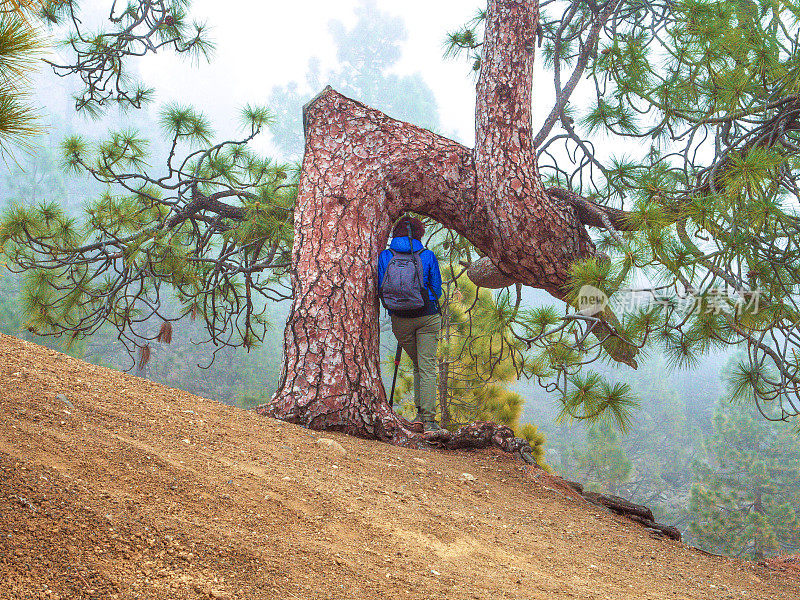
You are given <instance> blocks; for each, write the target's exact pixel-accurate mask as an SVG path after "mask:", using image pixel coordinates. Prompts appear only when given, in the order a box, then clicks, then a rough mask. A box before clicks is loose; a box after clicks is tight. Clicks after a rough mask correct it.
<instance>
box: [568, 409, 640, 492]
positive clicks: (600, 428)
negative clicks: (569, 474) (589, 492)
mask: <svg viewBox="0 0 800 600" xmlns="http://www.w3.org/2000/svg"><path fill="white" fill-rule="evenodd" d="M576 458H577V464H578V469H579V470H580V472H581V473H582V474H583V476H584V478H585V479H586V480H587V481H588V482H589V486H588V487H590V488H598V489H599V490H601V491H603V492H605V493H607V494H612V495H615V496H616V495H619V494H620V486H621V484H623V483H624V482H626V481H627V480H628V479H629V478H630V476H631V473H632V471H633V464H632V463H631V461H630V459H629V458H628V457H627V456H626V454H625V449H624V448H623V446H622V444H621V442H620V439H619V436H618V435H617V432H616V431H615V430H614V428H613V427H612V426H611V424H609V423H608V422H602V421H601V422H599V423H593V424H592V425H590V426H589V428H588V429H587V430H586V450H585V451H584V452H579V453H578V455H577V457H576Z"/></svg>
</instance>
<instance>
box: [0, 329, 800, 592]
mask: <svg viewBox="0 0 800 600" xmlns="http://www.w3.org/2000/svg"><path fill="white" fill-rule="evenodd" d="M59 394H64V395H65V396H66V397H67V401H66V402H65V401H64V399H63V398H61V399H59V398H58V397H57V396H58V395H59ZM319 437H320V434H319V433H316V432H311V431H307V430H304V429H302V428H299V427H295V426H293V425H288V424H282V423H280V422H276V421H272V420H269V419H265V418H262V417H258V416H257V415H255V414H253V413H250V412H246V411H242V410H237V409H234V408H230V407H227V406H223V405H220V404H217V403H215V402H211V401H208V400H204V399H202V398H198V397H195V396H192V395H190V394H187V393H184V392H180V391H176V390H171V389H167V388H163V387H160V386H158V385H155V384H152V383H150V382H148V381H144V380H141V379H138V378H136V377H131V376H129V375H125V374H121V373H117V372H114V371H110V370H107V369H103V368H100V367H95V366H92V365H88V364H85V363H82V362H79V361H76V360H73V359H71V358H69V357H67V356H64V355H61V354H58V353H56V352H53V351H50V350H47V349H44V348H41V347H39V346H35V345H32V344H29V343H25V342H21V341H18V340H16V339H14V338H10V337H2V336H0V598H3V599H5V598H14V599H27V598H47V599H53V598H61V599H72V598H76V599H77V598H103V599H106V598H126V599H127V598H131V599H132V598H142V599H145V598H146V599H154V600H155V599H162V598H203V597H205V598H208V597H211V598H243V599H244V598H246V599H262V598H276V599H278V598H280V599H302V600H305V599H316V598H337V599H358V600H371V599H376V598H382V599H383V598H419V599H430V598H454V599H461V598H464V599H480V598H525V599H544V598H546V599H548V600H552V599H561V598H581V599H606V598H610V599H622V598H625V599H627V598H636V599H645V598H649V599H653V600H656V599H657V600H664V599H672V598H680V599H689V598H691V599H698V600H707V599H710V598H714V599H717V598H731V599H738V598H764V599H770V600H772V599H786V600H789V599H793V598H800V583H798V582H797V581H795V580H792V579H791V578H784V577H783V576H782V575H781V574H780V573H778V572H776V571H770V570H767V569H765V568H763V567H758V566H755V565H750V564H745V563H742V562H738V561H734V560H728V559H724V558H718V557H712V556H708V555H704V554H702V553H701V552H699V551H696V550H692V549H689V548H687V547H686V546H684V545H682V544H680V543H677V542H673V541H669V540H662V539H653V538H651V537H650V535H649V534H648V533H647V531H645V530H643V529H641V528H640V527H638V526H636V525H634V524H632V523H630V522H627V521H625V520H624V519H622V518H621V517H617V516H615V515H612V514H611V513H608V512H604V511H603V510H601V509H599V508H596V507H593V506H590V505H588V504H587V503H585V502H584V501H583V500H579V499H573V498H568V497H566V496H565V495H562V494H560V493H558V492H556V491H553V490H551V489H549V487H547V486H545V485H543V484H542V483H541V479H539V480H535V479H534V478H532V476H531V473H530V472H528V471H527V469H526V468H524V467H523V466H522V464H521V463H520V462H519V461H518V460H517V459H515V458H514V457H510V456H504V455H501V454H498V453H494V452H470V453H442V452H434V451H430V452H426V451H419V450H406V449H402V448H394V447H391V446H387V445H383V444H379V443H376V442H371V441H364V440H360V439H354V438H348V437H345V436H339V435H335V434H326V435H325V437H328V438H335V439H336V440H337V441H338V442H340V443H341V445H342V446H343V447H344V448H345V449H346V455H342V454H341V453H338V452H336V451H335V450H330V449H327V448H325V447H321V446H319V445H317V444H316V441H317V439H318V438H319ZM464 472H467V473H470V474H472V475H474V476H475V477H476V481H474V482H462V481H460V479H461V475H462V473H464Z"/></svg>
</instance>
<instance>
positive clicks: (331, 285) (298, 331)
mask: <svg viewBox="0 0 800 600" xmlns="http://www.w3.org/2000/svg"><path fill="white" fill-rule="evenodd" d="M537 6H538V3H537V2H536V1H534V0H490V1H489V6H488V15H487V21H486V34H485V41H484V48H483V51H484V54H483V66H482V69H481V75H480V79H479V83H478V102H477V118H476V120H477V145H476V148H475V150H474V151H473V150H469V149H468V148H465V147H464V146H462V145H460V144H458V143H456V142H453V141H451V140H448V139H446V138H443V137H441V136H438V135H436V134H434V133H431V132H430V131H427V130H425V129H422V128H419V127H415V126H414V125H410V124H408V123H404V122H401V121H397V120H394V119H392V118H390V117H387V116H386V115H384V114H383V113H381V112H380V111H377V110H374V109H372V108H369V107H367V106H365V105H363V104H361V103H359V102H357V101H355V100H351V99H348V98H346V97H344V96H342V95H341V94H339V93H337V92H336V91H334V90H333V89H331V88H327V89H326V90H324V91H323V92H322V93H321V94H320V95H319V96H318V97H317V98H315V99H314V100H312V101H311V102H310V103H309V104H308V105H307V106H306V107H305V108H304V127H305V134H306V148H305V157H304V159H303V166H302V174H301V178H300V189H299V194H298V198H297V204H296V207H295V216H294V229H295V236H296V237H295V241H294V249H293V256H292V270H291V279H292V287H293V290H294V301H293V305H292V311H291V315H290V318H289V321H288V323H287V325H286V330H285V342H284V344H285V346H284V347H285V354H286V361H285V364H284V366H283V371H282V375H281V381H280V386H279V389H278V391H277V392H276V393H275V395H274V397H273V399H272V401H271V402H270V403H269V404H267V405H264V406H261V407H259V408H258V410H259V412H261V413H262V414H267V415H270V416H273V417H276V418H280V419H284V420H287V421H291V422H295V423H299V424H302V425H304V426H306V427H310V428H313V429H334V430H339V431H344V432H347V433H351V434H355V435H360V436H365V437H372V438H378V439H385V440H391V441H394V442H395V443H410V442H411V443H413V441H414V440H415V439H416V438H415V436H414V434H413V432H410V431H409V430H408V423H406V422H403V421H402V420H400V419H398V418H397V417H396V416H395V414H394V413H393V412H392V410H391V408H390V407H389V405H388V403H387V400H386V394H385V391H384V388H383V384H382V381H381V377H380V365H379V356H378V329H377V323H378V302H377V294H376V285H377V284H376V277H377V276H376V272H375V266H376V262H377V256H378V253H379V252H380V251H381V250H382V249H383V248H384V247H385V246H386V242H387V239H388V236H389V228H390V226H391V224H392V223H393V221H394V220H395V219H396V218H397V217H399V216H400V215H401V214H402V213H404V212H406V211H414V212H417V213H422V214H425V215H428V216H430V217H432V218H434V219H436V220H437V221H439V222H441V223H442V224H444V225H445V226H447V227H449V228H451V229H454V230H455V231H457V232H458V233H460V234H461V235H463V236H465V237H466V238H467V239H469V240H470V241H471V242H472V243H473V244H474V245H475V246H476V247H477V248H479V249H480V250H482V251H483V252H485V253H486V255H487V257H488V260H489V261H490V264H487V263H486V262H484V263H483V264H482V265H481V267H480V268H481V269H482V271H481V273H471V276H472V277H473V279H474V280H476V279H477V280H478V281H477V282H478V283H487V282H492V283H494V284H496V285H493V286H492V287H498V286H499V285H502V284H503V283H505V285H508V284H510V283H512V282H521V283H524V284H526V285H530V286H533V287H538V288H543V289H545V290H547V291H549V292H550V293H551V294H553V295H554V296H556V297H558V298H562V299H563V297H564V294H565V291H566V290H565V286H566V284H567V281H568V274H569V267H570V265H571V263H572V262H573V261H574V260H575V259H578V258H581V257H588V256H592V255H594V252H595V250H594V246H593V245H592V243H591V241H590V239H589V236H588V234H587V232H586V230H585V228H584V226H583V224H582V222H581V220H580V218H579V215H578V210H577V209H576V207H575V206H574V205H573V204H571V203H570V202H568V201H566V200H564V199H563V198H562V197H560V196H559V195H556V194H550V193H547V192H546V191H545V189H544V187H543V186H542V182H541V180H540V178H539V175H538V171H537V167H536V160H535V148H534V147H533V142H532V123H531V93H532V87H531V86H532V76H533V59H534V48H535V46H536V44H535V41H536V40H535V38H536V30H537ZM481 277H483V278H484V279H483V280H481ZM505 430H507V428H499V429H498V432H499V433H498V434H497V435H494V434H492V435H489V434H488V433H487V431H486V427H485V425H483V424H481V425H476V426H474V427H472V428H471V429H468V430H465V431H464V432H462V433H461V434H459V435H456V436H454V437H452V439H451V438H448V439H447V440H445V439H444V438H441V436H439V437H437V438H436V440H437V441H438V443H440V444H442V445H445V446H448V447H457V446H459V445H460V444H461V441H463V442H464V443H468V441H469V440H470V439H473V438H475V439H477V437H479V438H480V439H482V440H487V439H489V440H494V443H495V444H497V445H500V446H501V447H503V446H505V447H507V449H516V447H517V446H519V445H520V442H518V441H517V442H514V441H512V440H513V436H511V437H509V435H508V432H509V431H510V430H508V431H505ZM476 436H477V437H476ZM445 437H447V436H446V435H445ZM439 438H441V439H439ZM459 440H461V441H459Z"/></svg>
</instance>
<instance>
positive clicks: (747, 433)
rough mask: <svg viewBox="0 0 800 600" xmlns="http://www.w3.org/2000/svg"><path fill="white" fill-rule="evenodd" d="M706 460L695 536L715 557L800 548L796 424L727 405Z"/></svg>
mask: <svg viewBox="0 0 800 600" xmlns="http://www.w3.org/2000/svg"><path fill="white" fill-rule="evenodd" d="M707 447H708V448H707V452H708V461H707V462H698V463H697V464H696V465H695V473H696V476H697V478H698V480H699V482H698V483H697V484H696V485H695V487H694V488H693V489H692V494H691V503H690V517H691V521H690V532H691V534H692V536H694V538H695V540H696V541H697V544H698V545H699V547H701V548H703V549H705V550H708V551H710V552H715V553H720V554H726V555H730V556H740V557H745V558H749V559H752V560H760V559H762V558H764V557H765V556H769V555H773V554H786V553H791V552H795V551H797V549H798V548H800V439H798V437H797V435H796V433H795V431H794V430H793V427H792V426H791V425H790V424H788V423H772V422H768V421H765V420H764V419H763V418H762V417H761V415H759V414H758V413H757V411H755V410H754V409H753V408H752V406H751V405H748V404H743V403H735V402H734V403H731V402H730V401H728V400H727V399H723V400H720V402H719V403H718V404H717V407H716V411H715V414H714V431H713V434H712V435H711V436H710V437H709V438H708V440H707Z"/></svg>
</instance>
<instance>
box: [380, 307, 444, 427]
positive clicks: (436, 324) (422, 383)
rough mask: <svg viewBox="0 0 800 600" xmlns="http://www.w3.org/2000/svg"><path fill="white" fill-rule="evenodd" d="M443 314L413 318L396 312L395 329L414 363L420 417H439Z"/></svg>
mask: <svg viewBox="0 0 800 600" xmlns="http://www.w3.org/2000/svg"><path fill="white" fill-rule="evenodd" d="M441 328H442V316H441V315H440V314H435V315H425V316H424V317H413V318H410V319H407V318H404V317H397V316H395V315H392V332H393V333H394V336H395V337H396V338H397V341H398V342H399V343H400V346H402V348H403V350H405V351H406V352H407V353H408V356H409V357H411V361H412V362H413V363H414V404H415V405H416V407H417V414H418V418H421V419H422V420H423V421H433V420H434V419H435V418H436V349H437V345H438V344H437V341H438V337H439V330H440V329H441Z"/></svg>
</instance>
